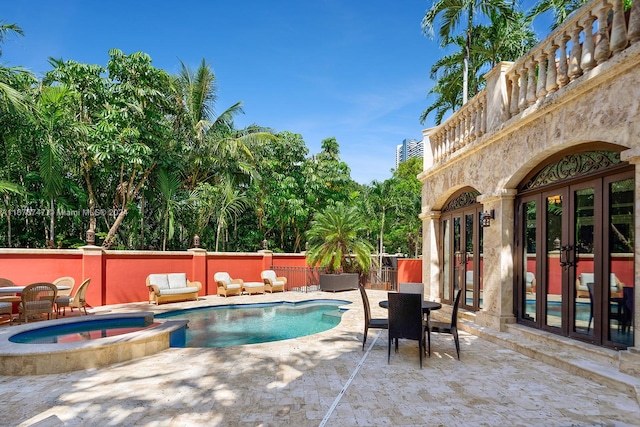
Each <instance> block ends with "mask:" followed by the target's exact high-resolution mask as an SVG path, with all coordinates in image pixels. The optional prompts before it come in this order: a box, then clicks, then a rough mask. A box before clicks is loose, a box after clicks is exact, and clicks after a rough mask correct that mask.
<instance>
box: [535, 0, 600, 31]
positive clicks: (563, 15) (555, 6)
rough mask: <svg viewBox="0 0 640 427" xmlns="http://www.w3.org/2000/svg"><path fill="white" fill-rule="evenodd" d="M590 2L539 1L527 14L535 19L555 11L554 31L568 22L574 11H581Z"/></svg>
mask: <svg viewBox="0 0 640 427" xmlns="http://www.w3.org/2000/svg"><path fill="white" fill-rule="evenodd" d="M588 1H589V0H538V2H537V3H536V4H534V5H533V7H532V8H531V10H530V11H529V13H528V14H527V17H528V18H531V19H533V18H535V17H536V16H538V15H541V14H543V13H545V12H547V11H549V10H551V11H553V24H552V25H551V28H552V29H554V28H557V27H558V26H559V25H560V24H562V23H563V22H564V21H566V19H567V17H568V16H569V15H571V13H573V11H574V10H577V9H579V8H580V7H581V6H582V5H583V4H585V3H587V2H588Z"/></svg>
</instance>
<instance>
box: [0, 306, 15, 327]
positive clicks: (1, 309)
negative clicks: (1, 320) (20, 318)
mask: <svg viewBox="0 0 640 427" xmlns="http://www.w3.org/2000/svg"><path fill="white" fill-rule="evenodd" d="M3 314H5V315H7V316H9V325H11V324H12V323H13V304H11V303H10V302H2V301H0V316H1V315H3Z"/></svg>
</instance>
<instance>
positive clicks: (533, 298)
mask: <svg viewBox="0 0 640 427" xmlns="http://www.w3.org/2000/svg"><path fill="white" fill-rule="evenodd" d="M634 185H635V184H634V179H633V174H632V173H631V172H627V173H620V174H616V175H612V176H604V177H601V178H598V179H591V180H585V181H581V182H576V183H570V184H568V185H565V186H561V187H557V188H554V189H552V190H547V191H540V192H538V193H536V194H531V195H527V196H523V197H520V198H519V199H518V201H517V202H516V203H517V205H516V206H517V212H518V220H517V227H518V229H517V231H518V237H517V240H516V251H517V252H516V254H517V256H516V268H517V271H516V295H517V304H516V306H517V309H516V310H517V315H518V320H519V321H520V322H522V323H525V324H530V325H532V326H535V327H538V328H540V329H545V330H548V331H550V332H553V333H557V334H560V335H564V336H570V337H573V338H576V339H580V340H584V341H589V342H592V343H594V344H598V345H605V346H608V347H614V348H624V347H626V346H630V345H633V333H632V332H633V324H632V318H633V316H632V311H633V301H632V295H633V286H634V283H633V277H634V276H633V242H634V237H635V236H634V228H633V218H634V213H633V203H634V195H633V189H634Z"/></svg>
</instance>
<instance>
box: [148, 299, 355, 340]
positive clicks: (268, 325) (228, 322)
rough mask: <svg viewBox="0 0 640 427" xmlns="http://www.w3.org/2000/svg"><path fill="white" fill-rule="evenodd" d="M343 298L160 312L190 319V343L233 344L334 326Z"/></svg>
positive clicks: (339, 317) (172, 317)
mask: <svg viewBox="0 0 640 427" xmlns="http://www.w3.org/2000/svg"><path fill="white" fill-rule="evenodd" d="M345 304H350V302H349V301H343V300H310V301H301V302H295V303H294V302H275V303H260V304H236V305H225V306H217V307H204V308H193V309H186V310H178V311H172V312H168V313H163V314H158V315H157V316H156V318H162V319H184V320H188V321H189V324H188V325H189V326H188V328H187V334H186V345H185V346H186V347H231V346H236V345H245V344H257V343H263V342H271V341H281V340H288V339H291V338H297V337H303V336H307V335H313V334H317V333H319V332H323V331H327V330H329V329H332V328H334V327H335V326H337V325H338V324H339V323H340V320H341V319H342V313H343V311H344V310H343V309H341V308H340V307H341V306H343V305H345Z"/></svg>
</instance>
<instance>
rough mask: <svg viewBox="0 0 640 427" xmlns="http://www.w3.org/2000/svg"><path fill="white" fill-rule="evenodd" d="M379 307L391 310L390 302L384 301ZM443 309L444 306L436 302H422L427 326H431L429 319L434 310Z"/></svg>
mask: <svg viewBox="0 0 640 427" xmlns="http://www.w3.org/2000/svg"><path fill="white" fill-rule="evenodd" d="M378 305H379V306H380V307H382V308H387V309H388V308H389V300H386V299H385V300H382V301H380V302H379V303H378ZM441 308H442V304H440V303H439V302H435V301H427V300H422V314H424V315H425V317H426V320H427V325H429V320H430V319H429V317H430V314H431V311H432V310H440V309H441Z"/></svg>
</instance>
